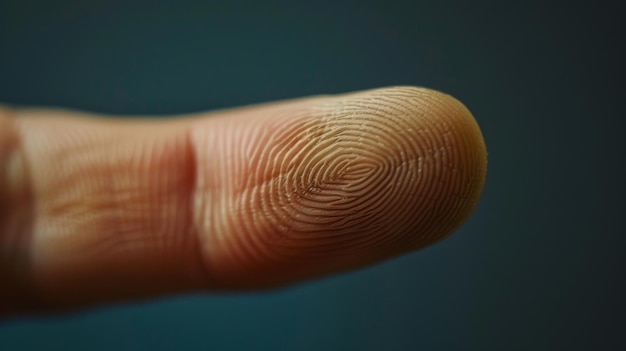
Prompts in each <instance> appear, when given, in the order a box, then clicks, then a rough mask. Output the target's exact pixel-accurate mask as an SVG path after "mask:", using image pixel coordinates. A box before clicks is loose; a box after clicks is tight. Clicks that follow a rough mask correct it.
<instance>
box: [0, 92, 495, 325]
mask: <svg viewBox="0 0 626 351" xmlns="http://www.w3.org/2000/svg"><path fill="white" fill-rule="evenodd" d="M0 171H1V172H0V206H1V208H2V211H1V212H0V282H1V283H2V285H3V286H6V287H8V288H7V289H4V288H3V289H2V290H1V291H0V315H5V316H8V315H14V314H24V313H45V312H49V311H63V310H71V309H76V308H81V307H86V306H93V305H98V304H102V303H112V302H116V301H129V300H137V299H145V298H150V297H154V296H162V295H166V294H173V293H181V292H187V291H211V290H226V291H232V290H242V289H245V290H249V289H264V288H271V287H278V286H284V285H286V284H290V283H296V282H299V281H304V280H307V279H312V278H315V277H321V276H324V275H329V274H336V273H340V272H343V271H348V270H352V269H356V268H358V267H363V266H367V265H369V264H373V263H375V262H378V261H381V260H384V259H387V258H390V257H394V256H397V255H400V254H403V253H407V252H410V251H414V250H416V249H419V248H421V247H424V246H426V245H429V244H432V243H434V242H436V241H438V240H440V239H441V238H444V237H445V236H447V235H448V234H450V233H451V232H453V231H454V230H455V229H456V228H457V227H458V226H460V225H461V223H462V222H463V221H464V220H465V219H466V218H467V217H468V216H469V214H470V212H471V211H472V209H473V208H474V207H475V205H476V203H477V201H478V198H479V196H480V192H481V190H482V186H483V184H484V181H485V174H486V149H485V144H484V141H483V138H482V135H481V132H480V130H479V128H478V125H477V124H476V121H475V120H474V118H473V117H472V115H471V113H470V112H469V111H468V110H467V109H466V108H465V107H464V106H463V105H462V104H461V103H460V102H458V101H457V100H455V99H454V98H452V97H450V96H448V95H445V94H442V93H439V92H435V91H432V90H428V89H424V88H415V87H391V88H382V89H375V90H370V91H363V92H357V93H351V94H345V95H337V96H321V97H311V98H305V99H298V100H290V101H284V102H276V103H269V104H263V105H258V106H251V107H244V108H239V109H232V110H224V111H217V112H212V113H202V114H194V115H187V116H177V118H170V119H162V118H160V119H129V118H113V117H109V116H96V115H94V114H89V113H83V112H75V111H67V110H58V109H20V108H8V107H5V108H3V109H2V110H0Z"/></svg>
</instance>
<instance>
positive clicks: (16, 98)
mask: <svg viewBox="0 0 626 351" xmlns="http://www.w3.org/2000/svg"><path fill="white" fill-rule="evenodd" d="M615 3H617V2H615ZM624 15H625V12H624V10H623V9H622V8H621V7H620V6H619V5H613V3H612V2H603V1H593V2H576V1H574V2H562V5H550V4H547V2H539V1H537V2H535V3H533V2H529V1H520V2H507V1H500V2H493V3H491V4H487V3H481V2H477V1H460V0H459V1H450V0H448V1H440V0H439V1H432V0H431V1H391V0H387V1H380V2H375V1H353V2H351V3H341V2H338V1H317V2H312V1H307V2H304V1H297V0H292V1H281V2H272V3H271V4H269V3H263V2H261V1H249V2H235V1H227V2H217V1H191V2H189V1H121V0H119V1H104V0H97V1H96V0H91V1H88V0H85V1H76V0H71V1H70V0H63V1H43V0H41V1H24V0H12V1H6V0H5V1H0V101H2V102H4V103H9V104H17V105H46V106H62V107H70V108H78V109H84V110H90V111H97V112H106V113H119V114H171V113H183V112H192V111H200V110H207V109H215V108H223V107H230V106H236V105H242V104H249V103H256V102H263V101H268V100H277V99H284V98H291V97H298V96H303V95H308V94H322V93H339V92H346V91H351V90H359V89H368V88H374V87H379V86H386V85H399V84H409V85H421V86H428V87H431V88H435V89H439V90H442V91H445V92H448V93H450V94H452V95H454V96H456V97H457V98H459V99H460V100H461V101H463V102H464V103H465V104H466V105H467V106H468V107H469V108H470V110H472V112H473V113H474V115H475V116H476V119H477V120H478V122H479V124H480V125H481V127H482V131H483V133H484V136H485V140H486V143H487V147H488V150H489V171H488V179H487V183H486V185H485V190H484V195H483V197H482V200H481V202H480V204H479V205H478V207H477V209H476V211H475V213H474V214H473V215H472V217H471V218H470V219H469V220H468V221H467V223H466V224H465V225H464V226H463V227H462V228H461V229H460V230H459V231H458V232H457V233H456V234H455V235H453V236H451V237H450V238H448V239H447V240H445V241H443V242H441V243H439V244H437V245H435V246H432V247H429V248H427V249H425V250H423V251H420V252H417V253H414V254H410V255H406V256H403V257H401V258H398V259H395V260H392V261H388V262H386V263H382V264H379V265H376V266H373V267H371V268H367V269H364V270H361V271H358V272H355V273H350V274H344V275H340V276H336V277H331V278H327V279H323V280H318V281H314V282H310V283H306V284H302V285H299V286H295V287H291V288H288V289H285V290H280V291H277V292H272V293H251V294H244V295H204V296H188V297H177V298H169V299H163V300H160V301H150V302H146V303H142V304H138V305H129V306H118V307H109V308H102V309H98V310H94V311H87V312H83V313H79V314H78V315H73V316H70V317H58V318H45V319H22V320H17V321H12V322H9V323H6V322H5V323H4V324H0V350H3V351H4V350H28V349H38V350H57V349H58V350H66V349H80V350H136V349H146V350H172V349H194V350H218V349H226V350H252V349H254V350H276V349H285V350H442V349H447V350H470V349H472V350H487V349H496V350H574V349H575V350H599V349H626V342H625V341H624V339H625V336H624V330H625V329H624V328H625V327H626V318H625V313H626V308H625V307H626V306H625V302H624V301H625V297H626V289H625V288H624V280H625V277H626V272H625V271H626V269H625V268H626V265H625V264H626V259H625V256H624V247H625V244H626V238H625V232H626V231H625V230H624V219H623V218H624V217H623V216H624V209H625V206H624V200H625V198H626V196H625V195H626V194H625V191H624V181H625V179H626V177H625V175H626V174H625V172H624V165H623V164H624V155H625V153H624V150H626V147H625V145H624V142H623V135H624V130H625V129H624V118H625V117H626V116H625V113H624V96H625V95H624V93H625V92H626V91H625V90H626V89H625V88H624V78H625V75H624V68H623V65H624V62H625V59H626V57H625V55H624V52H623V48H624V40H625V39H624V38H625V37H626V36H625V31H624V25H623V21H624V18H625V16H624Z"/></svg>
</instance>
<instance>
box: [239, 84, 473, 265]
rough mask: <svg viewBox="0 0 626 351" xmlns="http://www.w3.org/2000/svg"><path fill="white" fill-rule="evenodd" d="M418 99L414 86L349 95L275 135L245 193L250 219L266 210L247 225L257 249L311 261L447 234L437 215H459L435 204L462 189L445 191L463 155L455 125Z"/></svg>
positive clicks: (258, 152)
mask: <svg viewBox="0 0 626 351" xmlns="http://www.w3.org/2000/svg"><path fill="white" fill-rule="evenodd" d="M415 97H416V92H415V91H414V90H412V89H411V90H407V91H402V90H396V91H394V92H393V94H379V95H377V96H375V97H372V96H371V95H368V96H358V95H357V96H349V97H346V98H343V99H337V100H335V101H334V102H332V103H329V105H328V106H317V107H315V108H313V109H312V111H311V113H310V114H309V115H307V116H303V117H297V118H292V119H290V120H289V121H288V122H286V123H285V125H283V126H280V127H278V128H276V130H273V131H272V135H270V136H269V137H268V142H266V143H264V144H263V145H261V147H259V148H256V149H254V150H253V151H252V154H251V155H249V159H252V160H255V162H254V164H255V166H254V167H251V168H250V177H249V178H248V179H249V182H248V184H247V186H246V187H245V188H246V189H247V190H246V191H244V192H243V193H242V194H241V197H239V206H238V207H239V208H240V209H241V211H242V212H243V213H247V214H258V216H257V218H256V219H254V220H250V221H247V222H246V223H245V224H244V225H243V228H241V229H242V234H243V236H244V237H246V239H244V240H245V241H246V242H247V243H248V245H252V246H257V247H256V248H253V249H254V251H255V252H257V253H258V252H266V253H268V255H267V256H268V257H267V258H269V259H272V260H273V259H276V258H277V257H280V256H293V257H291V258H293V259H305V258H306V257H307V256H319V255H327V254H330V253H332V252H336V251H338V250H351V252H355V250H359V249H363V250H367V249H368V248H371V247H372V246H381V245H396V244H397V245H403V244H404V245H406V243H407V235H411V234H412V233H415V232H416V231H418V232H419V233H421V237H420V238H418V239H419V240H424V241H429V240H430V241H432V239H433V237H437V236H441V235H442V233H441V229H442V228H441V226H440V225H437V224H436V223H434V222H435V221H429V218H430V217H433V216H435V217H436V216H437V215H438V213H441V211H449V210H450V209H449V208H448V209H442V208H438V207H437V201H433V199H437V198H441V197H445V196H448V195H446V194H445V193H446V192H448V193H450V192H454V191H459V189H457V190H455V189H451V187H450V186H445V184H450V183H455V182H456V183H458V181H457V180H458V179H457V180H455V179H452V182H451V181H449V180H447V179H445V178H446V177H448V178H454V177H455V174H456V175H458V172H456V169H453V168H454V167H455V166H454V165H455V164H456V163H455V162H456V161H455V160H454V158H455V156H457V155H456V154H455V152H454V151H453V152H450V151H451V147H450V142H449V137H450V135H451V134H452V132H451V131H450V128H449V125H448V124H447V123H442V122H440V121H439V120H438V119H437V118H434V117H432V116H429V115H428V114H427V113H425V112H424V111H425V110H424V107H423V102H419V101H415V100H416V99H415ZM425 98H426V97H425ZM430 103H431V104H436V103H437V102H436V101H431V102H430ZM446 168H448V171H446V172H442V170H444V169H446ZM457 185H458V184H457ZM457 188H458V187H457ZM455 195H457V196H459V197H462V196H463V194H459V193H457V194H455ZM430 227H433V228H437V230H438V231H435V232H433V230H430ZM444 230H445V228H444ZM259 232H262V233H269V235H257V234H258V233H259ZM373 234H375V235H373ZM412 241H413V242H415V239H412ZM281 247H283V248H289V250H281V249H280V248H281ZM294 248H299V249H300V250H293V249H294ZM268 251H272V252H271V253H269V252H268Z"/></svg>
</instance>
